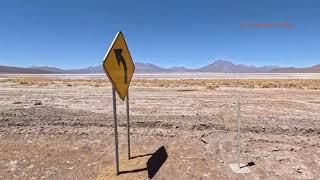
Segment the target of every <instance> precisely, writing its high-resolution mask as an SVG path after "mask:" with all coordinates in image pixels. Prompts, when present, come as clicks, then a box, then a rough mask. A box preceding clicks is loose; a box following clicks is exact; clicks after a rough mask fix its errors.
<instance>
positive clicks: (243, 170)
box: [229, 96, 251, 174]
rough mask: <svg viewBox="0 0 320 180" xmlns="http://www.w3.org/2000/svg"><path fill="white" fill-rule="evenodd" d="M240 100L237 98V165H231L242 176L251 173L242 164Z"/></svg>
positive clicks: (233, 170) (234, 171)
mask: <svg viewBox="0 0 320 180" xmlns="http://www.w3.org/2000/svg"><path fill="white" fill-rule="evenodd" d="M240 119H241V117H240V99H239V96H238V97H237V105H236V120H237V160H236V161H237V163H233V164H229V166H230V168H231V170H232V172H233V173H236V174H242V173H250V172H251V171H250V169H249V168H248V167H247V166H246V165H244V164H241V163H240V122H241V120H240Z"/></svg>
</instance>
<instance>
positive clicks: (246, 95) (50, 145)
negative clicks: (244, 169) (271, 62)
mask: <svg viewBox="0 0 320 180" xmlns="http://www.w3.org/2000/svg"><path fill="white" fill-rule="evenodd" d="M319 87H320V80H319V79H313V80H295V79H290V80H256V79H255V80H195V79H193V80H191V79H185V80H156V79H153V80H143V79H136V80H134V81H133V82H132V86H131V88H130V106H131V109H130V113H131V117H130V118H131V125H132V128H131V144H132V156H134V157H135V156H137V157H136V158H134V159H131V160H127V149H126V148H127V142H126V119H125V118H126V117H125V103H124V102H122V101H121V100H120V99H119V98H118V99H117V104H118V124H119V129H118V130H119V143H120V144H119V147H120V162H121V163H120V171H122V172H124V173H122V174H121V175H120V176H117V177H116V176H114V134H113V116H112V115H113V114H112V99H111V86H110V84H109V83H108V82H107V80H100V79H95V80H92V79H90V80H88V79H82V80H76V79H65V78H64V79H61V78H46V77H24V78H18V77H7V78H0V107H1V109H0V179H41V178H45V179H46V178H47V179H148V172H147V170H146V169H145V168H146V162H147V161H148V159H149V158H150V157H151V154H152V153H154V152H155V151H156V150H157V149H158V148H160V147H161V146H164V147H165V149H166V152H167V155H168V158H167V159H166V161H165V162H164V164H163V165H162V166H161V168H160V169H159V171H158V172H157V173H156V174H155V176H154V177H153V179H319V178H320V111H319V109H320V90H319ZM237 96H239V97H240V102H241V131H242V133H241V150H242V152H241V162H242V163H245V164H246V163H249V162H251V164H253V163H254V165H252V166H250V167H249V168H250V170H251V171H252V172H251V173H250V174H243V175H239V174H233V173H232V171H231V169H230V168H229V166H228V164H229V163H234V162H236V133H235V132H236V121H235V108H236V99H237ZM252 162H253V163H252Z"/></svg>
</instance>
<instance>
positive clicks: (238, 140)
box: [237, 98, 240, 169]
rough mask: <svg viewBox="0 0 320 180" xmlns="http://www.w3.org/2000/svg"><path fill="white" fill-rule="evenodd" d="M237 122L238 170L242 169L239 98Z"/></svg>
mask: <svg viewBox="0 0 320 180" xmlns="http://www.w3.org/2000/svg"><path fill="white" fill-rule="evenodd" d="M237 121H238V138H237V142H238V143H237V147H238V168H239V169H240V102H239V98H238V99H237Z"/></svg>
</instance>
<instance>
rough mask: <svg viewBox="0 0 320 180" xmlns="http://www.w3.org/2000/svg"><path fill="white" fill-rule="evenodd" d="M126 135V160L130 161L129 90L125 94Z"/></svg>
mask: <svg viewBox="0 0 320 180" xmlns="http://www.w3.org/2000/svg"><path fill="white" fill-rule="evenodd" d="M126 99H127V135H128V159H131V154H130V122H129V120H130V119H129V89H128V92H127V97H126Z"/></svg>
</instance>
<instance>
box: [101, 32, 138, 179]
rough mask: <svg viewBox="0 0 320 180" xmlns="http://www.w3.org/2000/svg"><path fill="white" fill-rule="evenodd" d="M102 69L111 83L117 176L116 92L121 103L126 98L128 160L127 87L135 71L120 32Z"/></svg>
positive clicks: (107, 54) (106, 56)
mask: <svg viewBox="0 0 320 180" xmlns="http://www.w3.org/2000/svg"><path fill="white" fill-rule="evenodd" d="M102 66H103V69H104V71H105V73H106V75H107V76H108V78H109V80H110V82H111V83H112V100H113V118H114V140H115V154H116V174H117V175H119V149H118V130H117V102H116V92H117V93H118V95H119V97H120V98H121V100H122V101H124V99H125V98H127V126H128V127H127V133H128V159H130V158H131V154H130V122H129V120H130V119H129V94H128V91H129V86H130V82H131V79H132V76H133V73H134V70H135V66H134V63H133V61H132V57H131V54H130V52H129V49H128V46H127V43H126V41H125V39H124V36H123V34H122V32H118V33H117V35H116V37H115V39H114V40H113V42H112V44H111V46H110V48H109V49H108V52H107V53H106V55H105V57H104V61H103V64H102Z"/></svg>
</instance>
